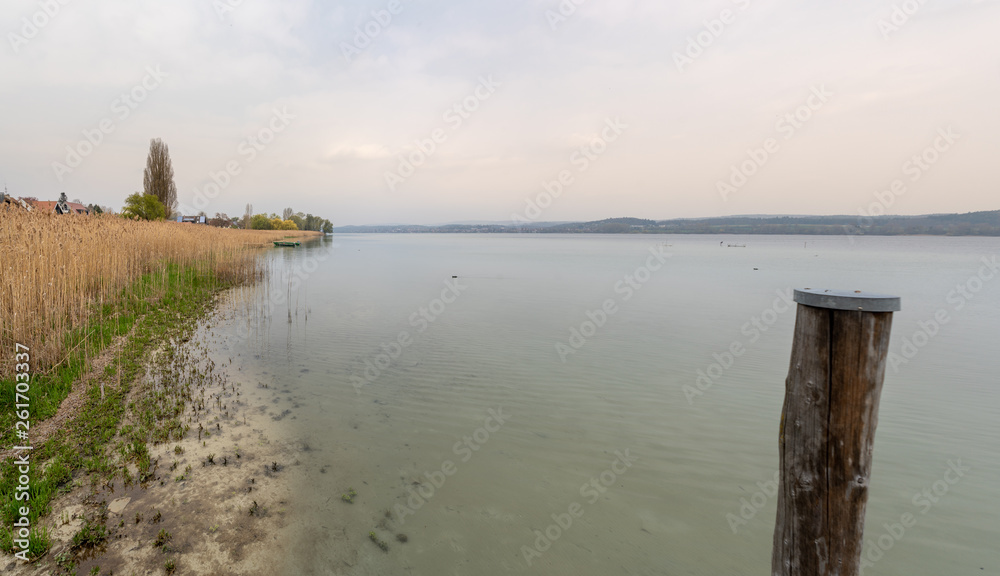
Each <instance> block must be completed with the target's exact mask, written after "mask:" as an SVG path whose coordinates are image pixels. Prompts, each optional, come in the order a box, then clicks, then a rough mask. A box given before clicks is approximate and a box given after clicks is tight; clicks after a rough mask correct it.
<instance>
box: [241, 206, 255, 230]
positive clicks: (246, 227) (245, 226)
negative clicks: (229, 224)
mask: <svg viewBox="0 0 1000 576" xmlns="http://www.w3.org/2000/svg"><path fill="white" fill-rule="evenodd" d="M252 217H253V204H247V210H246V212H244V213H243V229H244V230H249V229H250V219H251V218H252Z"/></svg>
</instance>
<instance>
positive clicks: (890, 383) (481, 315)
mask: <svg viewBox="0 0 1000 576" xmlns="http://www.w3.org/2000/svg"><path fill="white" fill-rule="evenodd" d="M720 242H721V243H722V244H721V245H720ZM729 244H738V245H744V244H745V247H728V246H727V245H729ZM998 255H1000V239H997V238H938V237H864V236H859V237H829V236H827V237H822V236H821V237H809V236H747V237H733V236H718V237H717V236H654V235H607V236H603V235H539V234H525V235H476V234H472V235H338V236H335V237H327V238H324V239H320V240H317V241H315V242H309V243H306V244H304V245H303V246H301V247H299V248H295V249H276V250H273V251H272V252H270V253H269V254H268V256H267V258H268V266H269V268H270V274H269V277H268V279H267V281H266V283H265V284H264V285H262V286H259V287H257V289H243V290H239V291H236V292H234V293H233V294H231V295H230V296H231V297H230V298H229V299H228V300H227V301H226V302H225V303H224V304H223V306H225V307H228V310H229V311H230V312H231V313H230V314H229V315H228V316H227V319H226V320H224V321H222V322H221V323H219V324H217V325H216V326H214V328H213V330H214V331H215V332H216V333H217V334H221V335H223V336H224V337H220V338H218V341H217V342H214V343H212V344H211V345H212V346H213V347H215V350H214V353H215V354H216V355H218V356H219V357H223V358H224V357H233V356H238V358H237V360H235V362H236V365H237V366H238V368H239V370H240V372H239V376H238V377H239V378H241V379H244V380H245V381H248V382H250V383H251V384H253V383H257V384H261V385H263V384H266V385H267V386H268V388H267V390H268V391H269V393H273V396H274V397H273V402H274V405H275V407H276V408H275V410H279V409H280V410H287V411H288V412H287V414H288V417H287V418H285V419H283V420H281V421H280V424H281V425H282V426H285V427H287V428H288V430H289V431H290V433H291V434H293V435H295V436H297V437H300V438H301V439H302V442H303V445H305V446H306V447H307V449H306V450H305V451H303V452H302V453H301V454H300V455H297V456H296V463H297V464H298V465H299V466H298V470H299V471H300V473H299V474H298V475H297V476H295V480H294V482H295V483H296V485H295V490H294V494H295V495H296V496H295V497H294V500H295V501H294V502H291V503H290V504H289V506H290V507H291V508H292V509H293V510H294V511H295V513H294V515H293V517H294V518H295V522H297V523H298V528H297V529H298V530H299V531H300V533H299V535H298V536H297V538H296V540H295V544H294V545H292V546H290V547H289V549H288V551H287V553H288V555H289V559H288V562H289V563H288V565H289V567H290V568H289V570H290V572H289V573H302V574H359V575H360V574H373V575H374V574H381V575H392V574H417V575H421V574H422V575H428V576H429V575H442V574H449V575H458V574H468V575H476V576H487V575H493V574H529V573H536V574H567V575H569V574H572V575H591V574H593V575H602V576H603V575H607V574H637V575H654V574H656V575H661V574H662V575H667V574H704V575H714V576H718V575H727V574H767V573H769V570H770V555H771V545H772V543H771V538H772V534H773V530H774V519H775V505H776V498H775V497H774V496H773V494H774V492H773V489H774V485H773V484H772V482H773V480H774V478H775V473H776V472H777V469H778V450H777V448H778V422H779V418H780V414H781V406H782V401H783V397H784V379H785V376H786V374H787V372H788V362H789V357H790V352H791V344H792V342H791V338H792V328H793V325H794V320H795V307H794V305H789V304H788V300H789V299H790V294H791V290H792V289H793V288H805V287H810V288H841V289H850V290H865V291H872V292H879V293H888V294H893V295H898V296H900V297H901V298H902V311H901V312H898V313H896V314H895V317H894V319H893V331H892V341H891V351H892V353H893V356H892V357H891V359H892V362H891V365H890V367H889V368H888V370H887V373H886V378H885V385H884V389H883V394H882V401H881V408H880V413H879V425H878V431H877V434H876V440H875V452H874V465H873V471H872V478H871V488H870V497H869V502H868V512H867V525H866V532H865V536H866V540H867V541H868V542H867V543H866V548H865V556H866V557H869V558H872V559H874V560H875V561H874V562H872V564H873V566H870V567H867V568H866V570H865V574H886V575H901V576H902V575H907V576H909V575H911V574H998V573H1000V572H998V571H1000V547H998V546H997V543H998V542H1000V498H998V497H997V487H998V486H1000V386H998V377H997V375H998V374H1000V353H998V352H997V344H998V341H1000V339H998V336H1000V274H996V273H995V272H992V271H991V269H990V268H988V267H986V266H985V264H984V260H983V259H984V258H986V259H987V260H989V261H990V262H992V261H993V260H992V259H995V258H997V257H998ZM995 274H996V275H997V276H998V277H997V278H995V279H994V278H992V277H991V276H992V275H995ZM936 318H937V319H936ZM939 320H940V321H939ZM734 349H735V350H737V351H741V352H740V353H739V354H738V355H733V354H732V352H730V351H731V350H734ZM350 489H354V490H355V491H356V494H357V495H356V496H354V497H353V498H351V497H350V496H348V498H349V499H353V503H347V502H345V501H343V499H342V496H343V495H345V494H347V493H348V491H349V490H350ZM906 514H909V515H910V516H908V517H907V518H908V519H909V521H908V522H906V523H907V524H908V525H907V526H903V524H902V523H901V518H902V517H903V516H904V515H906ZM897 524H898V525H899V526H896V525H897ZM369 532H374V537H375V539H376V540H377V541H378V540H380V541H384V542H385V543H387V545H388V548H389V550H388V552H387V553H386V552H383V551H382V550H380V549H379V547H378V546H377V545H376V544H375V543H373V542H369V541H368V540H369ZM397 534H404V535H405V537H406V542H405V543H403V542H400V541H398V540H397Z"/></svg>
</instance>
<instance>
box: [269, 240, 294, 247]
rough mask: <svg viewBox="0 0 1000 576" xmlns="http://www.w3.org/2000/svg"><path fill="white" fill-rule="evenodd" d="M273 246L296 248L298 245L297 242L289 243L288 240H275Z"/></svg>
mask: <svg viewBox="0 0 1000 576" xmlns="http://www.w3.org/2000/svg"><path fill="white" fill-rule="evenodd" d="M274 245H275V246H293V247H294V246H298V245H299V243H298V242H290V241H288V240H275V241H274Z"/></svg>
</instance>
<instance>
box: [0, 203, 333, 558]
mask: <svg viewBox="0 0 1000 576" xmlns="http://www.w3.org/2000/svg"><path fill="white" fill-rule="evenodd" d="M312 235H314V233H297V234H296V233H289V232H287V231H282V232H264V231H256V232H252V231H243V230H219V229H210V228H206V227H196V226H191V225H183V224H176V223H168V222H157V223H150V222H133V221H127V220H122V219H120V218H114V217H103V218H93V217H77V216H61V217H57V216H52V215H40V214H27V213H23V212H11V211H6V212H3V213H0V263H2V264H0V267H2V276H0V278H2V284H0V286H2V292H0V317H2V318H3V324H2V327H0V350H4V351H5V353H4V357H3V359H2V361H0V399H2V400H0V438H2V440H0V460H2V462H0V550H2V551H3V552H4V553H6V554H11V553H14V552H21V550H20V548H18V547H16V546H15V544H14V540H15V536H14V532H13V530H12V528H13V524H14V522H15V521H16V520H18V519H19V518H20V517H21V512H22V510H21V507H22V506H25V505H27V506H26V507H27V508H28V510H29V513H28V515H27V518H28V521H29V523H30V525H31V532H30V538H29V541H30V548H29V550H28V553H27V556H29V557H30V558H31V559H32V560H33V561H35V562H38V566H36V567H37V568H39V569H41V568H43V567H45V568H44V569H45V570H49V569H53V570H55V573H66V574H74V573H76V568H77V566H78V565H79V564H81V562H86V561H87V559H88V558H90V557H92V556H94V555H95V552H94V550H97V549H100V548H101V547H102V546H104V544H105V542H107V540H108V538H109V537H110V534H111V533H112V532H114V531H115V530H116V528H117V529H121V528H123V527H124V522H121V521H120V523H121V524H122V525H121V526H117V527H116V526H109V525H108V513H107V509H106V508H105V507H104V506H103V505H97V504H96V502H97V501H98V500H99V499H100V498H101V497H102V495H104V494H107V493H109V492H113V491H114V490H116V489H117V490H123V489H128V488H130V487H132V486H148V485H150V484H153V483H159V484H160V485H161V486H162V485H164V484H166V483H167V481H168V480H169V481H177V480H176V477H178V476H181V477H182V476H184V475H185V474H187V473H189V471H190V465H188V466H187V468H186V469H187V470H188V472H184V471H179V472H177V473H175V474H174V473H173V470H170V471H167V470H166V469H165V468H166V464H165V463H164V462H160V459H161V458H162V456H153V455H152V453H153V452H154V451H157V449H158V448H162V447H163V446H166V445H168V444H171V443H175V445H177V446H179V445H180V442H181V440H182V439H184V438H188V441H190V438H191V436H192V435H194V434H197V435H198V436H199V438H201V436H202V434H207V433H210V432H209V431H208V430H206V429H205V424H206V423H204V422H202V420H203V419H204V418H205V416H206V413H207V411H213V417H214V418H215V419H216V422H215V425H216V426H221V423H220V422H219V420H218V419H219V418H220V417H223V416H222V415H224V417H228V418H232V414H231V413H228V412H227V411H226V410H223V409H222V407H223V406H224V405H226V401H225V400H223V396H224V395H226V394H229V395H233V394H234V393H235V392H237V391H236V390H235V386H234V387H232V388H229V389H228V391H227V389H226V388H224V386H225V384H224V383H223V384H221V385H222V386H223V388H222V391H221V392H218V391H217V392H215V394H216V395H217V398H215V399H214V400H213V399H211V398H209V397H207V396H206V390H213V387H215V388H218V387H219V386H220V382H221V379H220V377H219V376H218V375H217V374H216V373H215V372H214V367H213V365H212V364H211V363H210V362H206V360H205V358H203V357H196V356H195V354H196V350H195V351H193V350H191V349H190V347H186V346H185V344H184V343H185V342H187V341H188V340H189V339H190V338H191V334H192V333H193V331H194V328H195V325H196V322H197V321H198V320H199V319H202V318H204V317H205V316H206V315H207V314H208V312H209V311H210V310H211V308H212V305H213V302H214V300H215V297H216V295H217V294H218V293H219V291H220V290H222V289H225V288H227V287H230V286H235V285H237V284H240V283H244V282H249V281H253V280H256V279H258V278H260V276H261V275H262V274H263V269H262V267H261V264H260V260H259V258H258V255H259V247H261V246H265V245H268V244H269V243H270V242H271V241H272V240H274V239H280V238H283V237H286V236H297V237H298V236H301V237H304V236H312ZM16 344H22V345H24V346H27V347H28V349H29V351H30V355H31V359H30V363H29V364H30V374H31V380H30V392H29V394H28V395H29V399H30V401H29V404H30V416H29V418H28V421H29V423H30V426H31V429H30V431H29V442H30V444H31V445H32V446H33V448H34V449H33V451H32V452H31V453H30V471H29V473H28V474H27V476H28V479H29V492H28V493H29V494H30V498H29V499H28V500H27V501H26V502H25V501H20V500H18V499H17V493H18V490H17V488H18V486H19V484H20V482H21V474H20V473H19V472H18V468H17V467H16V466H14V456H13V454H12V453H11V451H10V447H11V446H13V445H14V440H15V438H16V437H15V436H14V420H15V415H14V414H15V385H14V370H13V369H14V353H15V345H16ZM213 402H217V403H218V406H212V403H213ZM193 426H198V427H199V428H196V429H194V430H192V427H193ZM23 443H24V440H18V444H23ZM181 449H182V450H183V448H181ZM160 451H162V450H160ZM183 481H184V479H183V478H182V479H181V480H180V481H178V482H183ZM74 491H75V492H77V493H81V492H82V496H81V497H82V498H83V499H84V500H88V499H89V501H90V503H91V506H90V512H89V513H84V512H83V509H81V513H82V514H83V516H82V517H81V518H73V519H70V518H68V517H67V518H58V519H56V518H52V517H50V512H51V511H52V503H53V501H54V500H56V499H59V498H61V497H65V496H66V495H67V494H69V493H71V492H74ZM158 521H160V520H159V519H158ZM78 524H79V525H78ZM136 524H138V522H137V523H136ZM67 525H72V526H74V527H78V530H76V531H74V533H73V534H72V535H71V536H70V537H68V538H67V539H66V540H65V541H63V540H60V537H59V536H58V535H56V534H55V532H57V531H59V528H60V527H65V526H67ZM77 525H78V526H77ZM63 536H67V535H63ZM157 536H161V535H159V534H157ZM119 537H120V535H119ZM164 537H167V538H169V535H166V536H164ZM157 540H162V538H157ZM154 543H155V542H154ZM158 547H159V548H162V549H163V551H164V553H166V552H167V551H169V550H170V547H169V544H168V543H166V542H160V543H159V544H158ZM50 551H57V552H58V553H55V554H49V552H50ZM10 560H14V558H13V557H12V556H8V557H7V558H3V556H0V566H2V565H5V564H6V563H8V561H10ZM39 560H41V561H40V562H39ZM171 561H173V560H172V559H169V558H168V559H167V560H165V561H164V564H163V570H164V571H167V572H168V573H169V572H172V571H173V568H171V567H170V566H171V565H170V562H171ZM17 562H18V563H20V560H17ZM174 562H175V561H174ZM174 566H176V564H174ZM93 568H97V566H96V565H95V566H93V567H92V569H93ZM97 570H98V571H93V570H92V571H91V573H92V574H99V573H101V572H100V569H99V568H97Z"/></svg>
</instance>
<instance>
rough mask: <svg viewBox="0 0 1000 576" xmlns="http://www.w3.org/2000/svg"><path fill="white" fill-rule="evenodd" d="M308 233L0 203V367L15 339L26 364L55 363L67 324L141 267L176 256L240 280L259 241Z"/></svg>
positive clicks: (252, 271)
mask: <svg viewBox="0 0 1000 576" xmlns="http://www.w3.org/2000/svg"><path fill="white" fill-rule="evenodd" d="M316 234H317V233H315V232H295V231H291V232H290V231H287V230H283V231H270V230H230V229H220V228H212V227H208V226H196V225H192V224H178V223H176V222H163V221H161V222H142V221H133V220H126V219H124V218H120V217H117V216H113V215H101V216H83V215H63V216H59V215H55V214H40V213H37V212H32V213H28V212H25V211H23V210H17V209H12V208H9V207H0V350H2V351H3V352H2V353H0V374H11V369H13V360H14V354H13V351H14V345H15V343H22V344H25V345H27V346H30V347H31V354H32V360H33V362H32V369H33V370H38V369H44V368H46V367H49V366H52V365H53V364H55V363H58V362H59V360H60V359H61V358H62V357H63V356H64V355H65V354H66V352H67V350H65V349H64V337H65V335H66V334H67V331H68V330H70V329H72V328H74V327H77V326H80V325H81V324H82V322H84V321H86V319H87V318H88V315H89V314H91V313H92V312H93V310H94V308H95V306H94V305H95V304H98V305H100V304H105V303H112V302H115V301H116V299H118V298H120V296H121V293H122V290H123V289H124V288H125V287H127V286H129V285H131V284H133V283H134V282H136V281H137V280H138V279H139V278H140V277H141V276H142V275H143V274H147V273H155V272H162V271H163V270H164V269H165V265H166V264H168V263H176V264H180V265H185V266H198V267H201V268H202V269H204V268H206V267H207V268H211V269H212V270H213V271H214V272H215V273H216V274H217V275H218V276H219V277H220V278H221V279H223V280H230V281H232V280H235V281H239V280H248V279H252V278H254V277H256V276H257V275H259V273H260V266H261V264H260V259H259V258H258V255H259V253H260V251H259V248H260V247H263V246H267V245H268V244H270V243H271V242H272V241H273V240H278V239H282V238H284V237H287V236H311V235H316Z"/></svg>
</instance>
